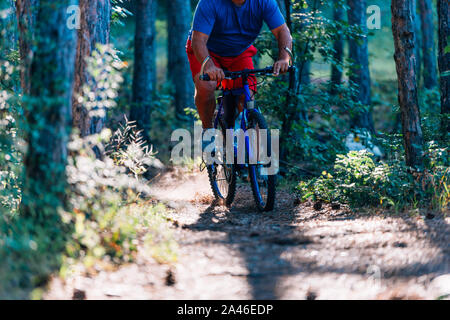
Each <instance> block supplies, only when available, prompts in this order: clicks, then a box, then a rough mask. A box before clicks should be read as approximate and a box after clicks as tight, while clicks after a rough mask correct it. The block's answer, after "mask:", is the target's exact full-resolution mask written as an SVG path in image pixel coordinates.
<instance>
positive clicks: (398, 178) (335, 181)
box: [296, 144, 450, 211]
mask: <svg viewBox="0 0 450 320" xmlns="http://www.w3.org/2000/svg"><path fill="white" fill-rule="evenodd" d="M428 154H429V157H430V159H431V161H430V163H429V166H428V169H426V170H424V171H422V172H413V171H411V169H410V168H408V167H406V166H405V165H404V163H403V162H401V161H397V160H391V161H389V162H380V163H376V162H374V160H373V154H371V153H369V152H367V151H352V152H349V153H348V154H346V155H338V156H337V159H336V162H335V165H334V170H333V172H332V173H328V172H323V173H322V176H320V177H318V178H314V179H311V180H309V181H306V182H304V181H302V182H300V183H299V184H298V186H297V187H296V190H297V192H298V193H299V195H300V197H301V199H302V200H308V199H312V200H316V201H317V200H322V201H327V202H334V201H339V202H341V203H347V204H349V205H351V206H353V207H363V206H383V207H395V208H397V209H402V208H405V207H406V206H411V205H412V206H415V207H419V206H420V207H427V208H430V209H437V210H441V211H444V210H446V209H447V208H448V204H449V200H450V168H449V167H448V150H447V149H445V148H438V147H437V145H436V144H430V145H429V148H428Z"/></svg>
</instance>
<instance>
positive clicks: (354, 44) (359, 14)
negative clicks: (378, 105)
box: [347, 0, 375, 133]
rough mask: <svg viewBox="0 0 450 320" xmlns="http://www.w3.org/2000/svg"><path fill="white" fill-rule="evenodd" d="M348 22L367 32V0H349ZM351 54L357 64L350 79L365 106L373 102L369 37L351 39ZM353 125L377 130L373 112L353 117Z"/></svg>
mask: <svg viewBox="0 0 450 320" xmlns="http://www.w3.org/2000/svg"><path fill="white" fill-rule="evenodd" d="M347 3H348V6H349V7H350V9H349V10H348V13H347V14H348V23H349V24H350V25H358V26H360V27H361V28H362V29H363V30H364V32H365V33H366V34H367V21H366V20H367V18H366V9H367V5H366V0H348V1H347ZM349 56H350V59H352V60H353V61H354V63H355V64H356V66H355V67H354V68H353V70H352V74H351V76H350V81H351V82H353V83H354V84H355V85H356V86H357V87H358V94H357V96H356V100H357V101H359V102H360V103H362V104H363V105H365V106H370V104H371V88H370V86H371V81H370V72H369V49H368V40H367V37H361V38H359V39H350V40H349ZM352 126H353V127H354V128H359V129H367V130H368V131H369V132H372V133H373V132H375V128H374V124H373V119H372V112H371V111H366V112H361V113H359V115H357V116H356V117H354V119H352Z"/></svg>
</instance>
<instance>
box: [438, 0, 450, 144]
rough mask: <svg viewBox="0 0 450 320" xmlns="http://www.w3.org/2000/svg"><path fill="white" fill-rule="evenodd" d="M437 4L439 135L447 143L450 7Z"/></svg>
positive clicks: (442, 1)
mask: <svg viewBox="0 0 450 320" xmlns="http://www.w3.org/2000/svg"><path fill="white" fill-rule="evenodd" d="M437 4H438V5H437V7H438V17H439V73H440V75H441V115H442V122H441V133H442V137H443V140H444V141H448V139H449V132H450V96H449V95H450V74H449V72H450V52H449V50H448V48H449V46H450V41H449V37H450V5H449V3H448V0H438V1H437ZM446 48H447V49H446ZM446 50H447V53H446ZM444 73H447V74H444Z"/></svg>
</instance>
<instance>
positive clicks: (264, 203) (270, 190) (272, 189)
mask: <svg viewBox="0 0 450 320" xmlns="http://www.w3.org/2000/svg"><path fill="white" fill-rule="evenodd" d="M248 122H249V124H250V126H249V129H250V128H254V127H255V126H256V125H258V127H259V128H260V129H266V130H268V126H267V122H266V119H265V118H264V116H263V115H262V114H261V113H260V112H258V111H256V110H250V111H249V114H248ZM267 138H268V141H270V131H269V130H268V133H267ZM270 148H271V144H270V143H268V152H269V155H270V152H271V150H270ZM257 169H258V165H254V164H249V166H248V171H249V177H250V184H251V187H252V192H253V197H254V199H255V203H256V206H257V207H258V210H259V211H261V212H267V211H272V210H273V208H274V206H275V197H276V175H267V176H266V177H267V196H266V200H264V199H263V195H261V188H260V186H259V184H258V177H257Z"/></svg>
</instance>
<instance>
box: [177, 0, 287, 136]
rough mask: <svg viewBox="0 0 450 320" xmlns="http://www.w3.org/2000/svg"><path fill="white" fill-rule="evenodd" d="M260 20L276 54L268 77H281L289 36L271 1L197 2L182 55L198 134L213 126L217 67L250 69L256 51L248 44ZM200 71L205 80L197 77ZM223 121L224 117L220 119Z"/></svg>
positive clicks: (253, 83)
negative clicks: (192, 86) (273, 41)
mask: <svg viewBox="0 0 450 320" xmlns="http://www.w3.org/2000/svg"><path fill="white" fill-rule="evenodd" d="M263 22H266V24H267V25H268V27H269V29H270V30H271V31H272V33H273V34H274V36H275V38H276V39H277V41H278V47H279V52H280V53H279V58H278V61H276V62H275V64H274V75H278V74H280V73H286V72H287V71H288V68H289V62H290V57H289V53H288V52H287V50H286V49H285V48H288V49H290V50H292V37H291V34H290V32H289V29H288V27H287V25H286V23H285V21H284V18H283V15H282V14H281V12H280V9H279V8H278V4H277V2H276V1H275V0H200V2H199V3H198V6H197V9H196V11H195V15H194V21H193V24H192V29H191V31H190V33H189V37H188V40H187V44H186V52H187V55H188V59H189V64H190V68H191V72H192V77H193V80H194V83H195V104H196V106H197V110H198V113H199V115H200V119H201V121H202V125H203V130H206V129H210V128H212V127H213V123H212V119H213V115H214V111H215V107H216V104H215V96H214V91H215V89H216V86H217V83H218V82H221V81H222V80H224V77H225V75H224V72H223V69H225V70H228V71H241V70H243V69H253V60H252V57H253V56H254V55H255V54H256V53H257V49H256V48H255V47H254V46H253V45H252V44H253V42H254V41H255V39H256V38H257V36H258V35H259V33H260V32H261V28H262V25H263ZM201 70H204V71H203V72H204V73H205V74H208V75H209V77H210V79H211V81H201V80H200V79H199V76H200V72H201ZM240 83H242V82H241V79H237V80H233V81H229V80H225V81H223V82H222V85H223V86H224V88H227V89H235V88H239V87H240V86H242V84H240ZM249 84H250V88H251V89H252V91H253V92H255V91H256V78H255V77H251V78H249ZM242 101H243V97H242ZM233 112H234V111H233ZM225 118H226V119H227V118H229V117H227V115H225Z"/></svg>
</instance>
